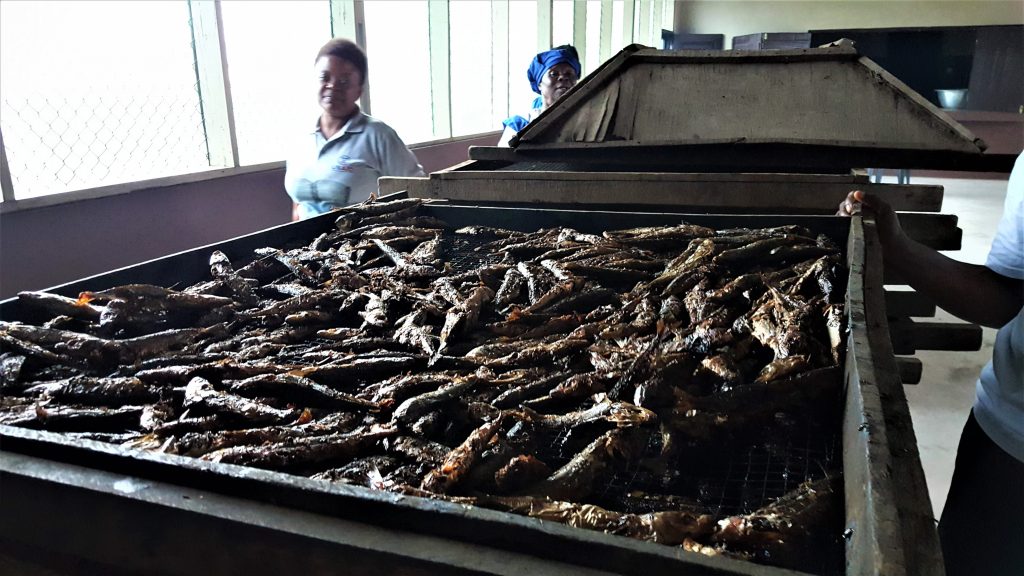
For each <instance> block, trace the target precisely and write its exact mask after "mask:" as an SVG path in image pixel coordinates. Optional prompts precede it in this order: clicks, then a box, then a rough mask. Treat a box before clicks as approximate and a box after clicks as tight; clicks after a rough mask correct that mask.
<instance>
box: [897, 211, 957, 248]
mask: <svg viewBox="0 0 1024 576" xmlns="http://www.w3.org/2000/svg"><path fill="white" fill-rule="evenodd" d="M896 216H897V217H899V220H900V226H901V227H903V231H904V232H905V233H906V234H907V236H909V237H910V238H912V239H914V240H917V241H918V242H920V243H921V244H924V245H925V246H928V247H929V248H934V249H935V250H959V249H960V245H961V244H960V243H961V240H962V238H963V230H961V229H960V228H959V227H958V226H957V217H956V215H955V214H918V213H914V212H897V213H896Z"/></svg>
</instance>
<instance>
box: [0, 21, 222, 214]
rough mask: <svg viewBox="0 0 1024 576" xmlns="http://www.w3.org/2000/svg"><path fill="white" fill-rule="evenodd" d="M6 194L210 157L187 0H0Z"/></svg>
mask: <svg viewBox="0 0 1024 576" xmlns="http://www.w3.org/2000/svg"><path fill="white" fill-rule="evenodd" d="M4 4H6V5H5V6H3V8H4V10H3V22H0V27H2V32H3V35H4V37H5V38H4V39H3V41H2V44H3V47H2V48H3V53H2V54H0V60H2V63H0V78H2V83H0V85H2V87H0V130H2V132H3V141H4V148H5V152H6V156H7V160H8V163H9V166H10V173H11V181H12V188H13V191H14V197H15V198H16V199H20V198H28V197H35V196H43V195H48V194H54V193H59V192H66V191H69V190H78V189H84V188H94V187H99V186H106V185H111V184H118V183H124V182H131V181H137V180H146V179H151V178H158V177H162V176H170V175H175V174H182V173H188V172H196V171H199V170H203V169H207V168H209V166H210V162H209V155H208V150H207V145H206V135H205V132H204V127H203V115H202V110H201V107H200V98H199V91H198V86H197V81H196V72H195V60H194V56H193V49H192V46H191V45H190V43H191V40H192V38H191V34H190V27H191V22H190V20H189V11H188V6H187V3H185V2H180V3H153V4H152V5H149V4H150V3H144V4H146V6H140V5H137V4H133V3H126V2H115V3H105V2H96V3H63V2H53V3H48V2H42V3H4Z"/></svg>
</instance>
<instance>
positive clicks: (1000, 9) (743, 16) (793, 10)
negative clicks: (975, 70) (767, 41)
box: [675, 0, 1024, 47]
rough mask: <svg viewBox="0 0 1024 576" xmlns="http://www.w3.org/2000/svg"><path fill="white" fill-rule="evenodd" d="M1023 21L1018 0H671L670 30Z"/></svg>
mask: <svg viewBox="0 0 1024 576" xmlns="http://www.w3.org/2000/svg"><path fill="white" fill-rule="evenodd" d="M986 24H1024V2H1021V1H1020V0H971V1H954V0H902V1H877V0H861V1H850V0H792V1H788V0H783V1H770V0H753V1H749V0H692V1H691V0H684V1H677V2H676V5H675V30H676V32H691V33H697V34H725V46H726V47H729V46H731V45H732V37H733V36H739V35H742V34H754V33H757V32H807V31H808V30H824V29H830V28H901V27H908V26H981V25H986Z"/></svg>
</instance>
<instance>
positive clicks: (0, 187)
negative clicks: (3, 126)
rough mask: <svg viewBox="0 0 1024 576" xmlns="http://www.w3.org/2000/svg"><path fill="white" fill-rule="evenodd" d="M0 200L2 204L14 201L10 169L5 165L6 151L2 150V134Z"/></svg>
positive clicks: (0, 142) (1, 140)
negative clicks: (0, 199)
mask: <svg viewBox="0 0 1024 576" xmlns="http://www.w3.org/2000/svg"><path fill="white" fill-rule="evenodd" d="M0 198H2V199H3V201H4V202H12V201H13V200H14V184H13V181H12V180H11V167H10V165H9V164H8V163H7V149H6V148H4V135H3V133H0Z"/></svg>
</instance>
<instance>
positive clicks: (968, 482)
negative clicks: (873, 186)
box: [838, 155, 1024, 576]
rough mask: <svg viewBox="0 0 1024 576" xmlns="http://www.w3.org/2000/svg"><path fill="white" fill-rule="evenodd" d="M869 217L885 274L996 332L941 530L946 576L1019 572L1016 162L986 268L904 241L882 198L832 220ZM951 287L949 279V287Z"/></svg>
mask: <svg viewBox="0 0 1024 576" xmlns="http://www.w3.org/2000/svg"><path fill="white" fill-rule="evenodd" d="M860 212H863V213H866V214H868V215H870V216H874V218H875V227H876V229H877V230H878V236H879V241H880V243H881V246H882V256H883V259H884V263H885V266H886V267H887V268H892V269H894V270H898V271H899V273H900V277H901V278H904V279H905V280H906V283H907V284H910V286H911V287H913V288H914V289H915V290H917V291H918V292H920V293H922V294H924V295H925V296H927V297H928V298H929V299H931V300H932V301H934V302H935V303H936V304H938V305H939V306H941V307H942V309H943V310H945V311H947V312H949V313H950V314H953V315H954V316H957V317H959V318H962V319H964V320H967V321H968V322H975V323H978V324H981V325H983V326H987V327H990V328H998V329H999V331H998V332H997V333H996V340H995V345H994V346H993V348H992V361H991V362H989V363H988V365H986V366H985V367H984V368H983V369H982V371H981V375H980V377H979V378H978V381H977V383H976V385H975V399H974V407H973V408H972V409H971V413H970V415H969V416H968V417H967V423H966V424H965V425H964V428H963V432H962V433H961V435H960V443H959V445H958V446H957V450H956V461H955V463H954V467H953V478H952V480H951V481H950V485H949V494H948V495H947V496H946V504H945V506H943V508H942V519H941V520H940V521H939V528H938V529H939V541H940V542H941V543H942V556H943V560H944V561H945V564H946V575H947V576H973V575H975V574H979V575H980V574H992V575H996V574H999V575H1002V574H1021V573H1022V570H1024V529H1022V528H1021V526H1022V524H1021V518H1024V155H1020V156H1018V157H1017V162H1016V163H1015V164H1014V166H1013V172H1011V173H1010V181H1009V182H1008V183H1007V190H1006V199H1005V200H1004V204H1003V217H1002V219H1001V220H1000V222H999V226H998V228H997V229H996V235H995V238H994V239H993V241H992V248H991V249H990V250H989V254H988V258H987V259H986V261H985V264H984V265H980V264H967V263H964V262H958V261H956V260H953V259H951V258H947V257H946V256H944V255H943V254H940V253H939V252H936V251H935V250H933V249H931V248H928V247H926V246H924V245H923V244H920V243H918V242H916V241H914V240H912V239H910V238H909V237H908V236H907V235H906V234H905V233H904V232H903V229H902V228H901V227H900V223H899V220H898V219H897V217H896V213H895V212H893V209H892V207H891V206H889V205H888V204H887V203H886V202H885V201H884V200H882V198H880V197H878V196H875V195H873V194H865V193H863V192H860V191H857V192H851V193H850V194H849V195H848V196H847V197H846V199H845V200H844V201H843V202H842V203H841V204H840V205H839V212H838V214H839V215H840V216H851V215H853V214H857V213H860ZM951 279H955V280H951Z"/></svg>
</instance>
